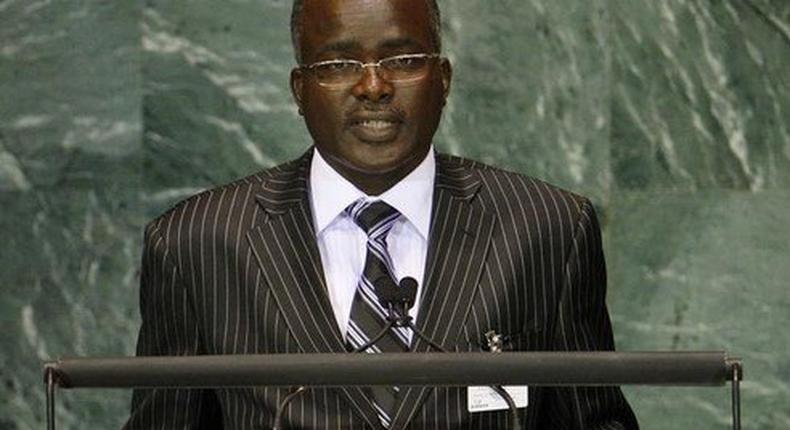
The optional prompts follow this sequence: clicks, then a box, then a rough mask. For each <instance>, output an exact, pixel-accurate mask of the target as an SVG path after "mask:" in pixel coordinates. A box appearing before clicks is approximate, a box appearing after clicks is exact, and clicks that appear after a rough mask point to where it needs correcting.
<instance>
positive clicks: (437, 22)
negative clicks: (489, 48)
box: [291, 0, 442, 64]
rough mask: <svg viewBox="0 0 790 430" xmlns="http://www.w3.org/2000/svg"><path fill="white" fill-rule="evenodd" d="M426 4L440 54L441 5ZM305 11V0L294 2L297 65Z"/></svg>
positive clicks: (432, 1) (431, 0)
mask: <svg viewBox="0 0 790 430" xmlns="http://www.w3.org/2000/svg"><path fill="white" fill-rule="evenodd" d="M317 1H323V0H317ZM395 1H398V0H395ZM425 3H427V5H428V13H429V14H430V20H431V39H432V40H431V42H433V46H434V48H435V49H436V52H437V53H440V52H442V17H441V14H440V13H439V5H438V4H437V3H436V0H425ZM303 9H304V0H294V2H293V9H292V10H291V43H292V44H293V48H294V56H295V57H296V63H297V64H302V25H303V22H302V12H303Z"/></svg>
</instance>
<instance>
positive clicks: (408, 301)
mask: <svg viewBox="0 0 790 430" xmlns="http://www.w3.org/2000/svg"><path fill="white" fill-rule="evenodd" d="M398 299H399V300H398V301H400V302H401V303H403V305H404V306H403V307H404V310H406V311H408V310H409V309H411V307H412V306H413V305H414V301H415V300H416V299H417V280H416V279H414V278H412V277H411V276H407V277H405V278H403V279H401V280H400V282H399V283H398Z"/></svg>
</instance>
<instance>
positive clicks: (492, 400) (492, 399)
mask: <svg viewBox="0 0 790 430" xmlns="http://www.w3.org/2000/svg"><path fill="white" fill-rule="evenodd" d="M502 388H504V389H505V391H507V393H508V394H510V397H512V398H513V402H514V403H515V404H516V407H517V408H526V407H527V405H528V404H529V390H528V389H527V386H526V385H513V386H506V387H502ZM466 398H467V409H468V410H469V412H487V411H501V410H504V409H508V406H507V402H505V399H503V398H502V397H500V396H499V394H497V393H496V391H494V390H492V389H491V388H489V387H467V390H466Z"/></svg>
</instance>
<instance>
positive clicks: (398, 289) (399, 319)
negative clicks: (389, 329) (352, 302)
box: [374, 276, 417, 327]
mask: <svg viewBox="0 0 790 430" xmlns="http://www.w3.org/2000/svg"><path fill="white" fill-rule="evenodd" d="M374 284H375V288H376V295H377V296H378V298H379V303H380V304H381V306H382V307H384V308H385V309H387V310H388V312H389V315H387V320H388V321H391V322H394V323H395V326H397V327H407V326H409V322H410V320H411V317H409V310H410V309H411V308H412V306H414V301H415V299H416V297H417V280H416V279H414V278H412V277H411V276H407V277H405V278H403V279H401V280H400V282H399V283H398V285H395V282H394V281H393V280H392V279H391V278H390V277H389V276H382V277H381V278H379V279H377V280H376V282H375V283H374ZM407 320H408V321H407Z"/></svg>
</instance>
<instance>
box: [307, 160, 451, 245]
mask: <svg viewBox="0 0 790 430" xmlns="http://www.w3.org/2000/svg"><path fill="white" fill-rule="evenodd" d="M435 177H436V157H435V155H434V152H433V146H431V148H430V149H429V150H428V155H427V156H426V157H425V159H424V160H422V162H421V163H420V164H419V165H418V166H417V167H416V168H415V169H414V170H412V171H411V173H409V174H408V175H407V176H406V177H405V178H403V179H401V180H400V182H398V183H397V184H395V185H394V186H393V187H392V188H390V189H389V190H387V191H385V192H384V193H383V194H381V195H380V196H368V195H366V194H365V193H364V192H362V191H361V190H360V189H359V188H357V187H355V186H354V185H353V184H352V183H351V182H349V181H348V180H347V179H346V178H344V177H342V176H341V175H340V174H339V173H337V172H336V171H335V169H333V168H332V167H331V166H330V165H329V164H328V163H327V162H326V160H324V158H323V157H322V156H321V153H320V152H319V151H318V150H317V149H316V150H314V151H313V159H312V161H311V163H310V202H311V204H312V209H313V221H314V225H315V229H316V233H317V234H320V233H321V232H322V231H323V230H324V229H325V228H327V227H328V226H329V225H330V224H331V223H332V222H333V221H334V220H335V218H337V217H338V215H340V214H341V213H342V212H343V210H344V209H345V208H346V207H348V206H349V205H350V204H351V203H354V202H355V201H357V200H358V199H360V198H366V199H370V200H382V201H384V202H386V203H387V204H389V205H390V206H392V207H394V208H395V209H397V210H398V212H400V213H401V214H402V215H403V216H404V217H405V218H406V219H407V220H408V221H409V222H410V223H411V224H412V225H413V226H414V227H415V228H416V229H417V231H418V232H419V233H420V234H421V235H422V237H423V238H424V239H425V240H428V230H429V228H430V222H431V205H432V202H433V200H432V199H433V184H434V180H435Z"/></svg>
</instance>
